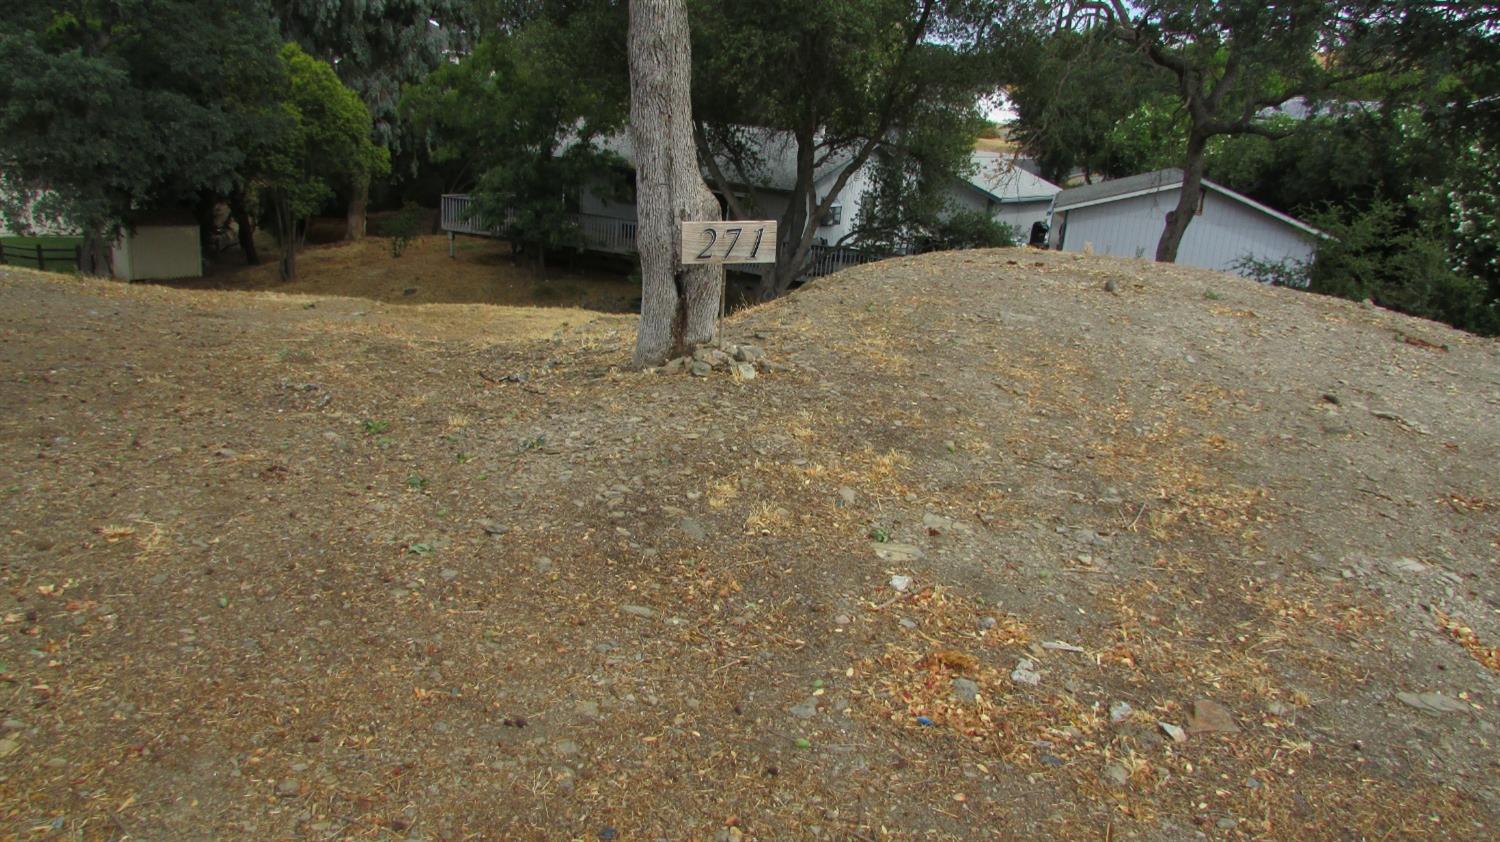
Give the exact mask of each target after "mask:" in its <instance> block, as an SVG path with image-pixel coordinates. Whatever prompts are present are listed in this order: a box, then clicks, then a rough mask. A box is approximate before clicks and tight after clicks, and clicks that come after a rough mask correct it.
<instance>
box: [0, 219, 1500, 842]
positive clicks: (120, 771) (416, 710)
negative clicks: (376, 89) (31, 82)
mask: <svg viewBox="0 0 1500 842" xmlns="http://www.w3.org/2000/svg"><path fill="white" fill-rule="evenodd" d="M423 245H424V247H429V248H430V247H433V245H434V244H430V243H424V244H423ZM435 246H436V247H438V248H443V249H445V248H446V243H443V242H441V241H438V242H437V243H436V244H435ZM319 254H321V252H312V253H310V254H309V256H308V258H307V259H306V262H305V263H304V266H308V265H309V264H316V263H317V260H318V258H317V257H316V255H319ZM329 259H330V260H332V259H333V257H332V251H330V257H329ZM403 259H404V258H403ZM446 259H447V258H446V257H445V256H443V257H442V260H446ZM396 262H397V263H399V262H400V261H396ZM438 263H439V262H438V261H432V263H431V264H430V265H433V266H437V265H438ZM460 263H462V261H460ZM407 265H411V266H418V265H427V264H420V263H417V262H413V263H411V264H407ZM444 265H446V264H444ZM393 271H394V270H393ZM434 271H436V270H434ZM337 274H338V273H337V272H334V271H332V270H330V273H329V275H328V277H329V278H330V279H332V278H335V277H336V276H337ZM317 277H318V276H317V274H316V270H314V272H311V273H309V275H308V277H307V279H306V280H307V282H308V283H309V284H316V283H317V281H316V280H315V279H316V278H317ZM399 277H400V276H399V274H391V275H390V276H388V277H386V278H385V279H383V280H371V281H369V283H370V284H371V290H372V295H371V298H377V299H378V298H379V297H380V295H381V293H380V292H379V290H381V289H387V290H388V289H390V288H393V286H392V285H393V284H394V283H407V282H405V281H400V280H398V279H399ZM441 277H442V276H440V275H435V276H433V278H432V279H424V280H420V281H418V282H416V283H417V285H418V286H419V288H425V287H426V286H428V285H432V286H434V287H438V288H440V278H441ZM1111 280H1112V281H1113V282H1114V283H1113V286H1114V288H1116V289H1117V290H1118V293H1111V292H1106V291H1105V289H1104V286H1105V282H1106V281H1111ZM328 283H330V284H332V283H333V281H332V280H329V281H328ZM476 283H478V282H476ZM382 285H384V286H382ZM328 288H330V289H331V288H337V289H339V290H341V292H343V293H347V292H349V287H348V286H332V287H328ZM403 289H404V287H403ZM317 290H318V288H317V287H315V286H314V287H311V288H309V289H305V290H296V291H295V293H294V294H287V293H288V292H289V291H288V290H285V289H278V290H277V292H275V293H266V292H252V293H234V294H230V293H226V292H217V291H202V290H184V289H169V288H163V287H142V286H124V285H120V284H116V283H104V282H93V281H82V280H76V279H69V278H63V277H59V276H46V275H40V274H36V273H30V272H26V271H12V270H0V371H3V373H4V374H3V377H4V380H3V383H4V387H3V388H4V396H5V401H4V402H3V404H0V500H3V502H4V505H3V506H0V553H3V558H4V561H3V564H0V585H3V590H0V621H3V624H0V662H3V664H4V669H3V673H0V715H3V720H4V725H3V727H4V732H3V733H0V827H3V828H4V831H5V832H8V833H9V834H10V835H12V836H15V837H18V838H19V837H27V838H88V839H94V838H115V839H121V838H126V837H130V838H151V839H189V838H266V839H281V838H312V839H345V838H413V839H467V838H594V839H638V838H640V839H651V838H658V837H667V838H716V839H742V838H751V839H785V838H835V839H883V838H919V837H920V838H974V837H1001V838H1042V837H1051V838H1091V839H1123V838H1137V839H1151V840H1157V839H1159V840H1176V839H1183V838H1195V837H1197V836H1199V835H1201V836H1202V837H1206V838H1218V839H1239V838H1293V837H1295V838H1310V839H1346V838H1365V839H1398V838H1432V837H1442V838H1469V839H1488V838H1493V837H1494V835H1495V832H1494V825H1495V822H1496V821H1497V820H1500V789H1497V784H1496V781H1497V780H1500V775H1497V774H1496V772H1497V760H1496V757H1497V755H1496V752H1495V742H1496V739H1497V734H1496V726H1497V724H1500V723H1497V714H1496V705H1497V701H1500V699H1497V695H1500V674H1497V673H1496V671H1495V665H1494V647H1495V646H1496V644H1497V642H1500V590H1497V588H1500V584H1497V581H1496V573H1497V565H1500V479H1497V472H1496V471H1495V466H1496V465H1497V464H1500V425H1497V422H1496V413H1497V409H1500V350H1497V348H1500V346H1497V344H1496V343H1495V342H1492V341H1485V340H1480V339H1476V338H1473V337H1470V336H1466V335H1463V334H1460V333H1457V332H1454V331H1451V330H1448V329H1446V328H1444V327H1441V326H1438V325H1435V324H1431V323H1426V322H1418V321H1415V320H1412V319H1409V318H1406V317H1402V316H1397V315H1394V314H1390V313H1386V312H1383V311H1380V310H1378V309H1374V308H1368V307H1361V306H1359V305H1355V304H1352V303H1349V302H1343V301H1336V300H1330V299H1322V298H1316V297H1312V296H1308V295H1304V294H1299V293H1294V292H1289V291H1285V290H1274V289H1264V288H1261V287H1259V286H1257V285H1255V284H1252V283H1249V282H1245V281H1242V280H1239V279H1236V278H1231V277H1228V276H1224V275H1218V274H1214V273H1207V272H1200V271H1196V270H1189V269H1183V268H1178V267H1161V266H1156V265H1152V264H1148V263H1142V262H1136V261H1122V260H1113V259H1108V258H1096V257H1082V256H1074V255H1058V254H1048V253H1034V252H1030V251H1023V250H997V251H985V252H968V253H950V254H938V255H927V256H922V257H917V258H907V259H901V260H894V261H887V262H884V263H880V264H872V265H869V266H864V267H859V268H857V269H854V270H850V271H847V272H844V273H840V274H838V275H835V276H832V277H829V278H825V279H822V280H819V281H817V282H815V283H813V284H811V285H810V286H808V287H807V288H805V289H803V290H801V291H799V292H798V293H796V294H794V295H792V296H790V297H788V298H786V299H783V300H781V301H778V302H776V303H773V304H771V305H767V306H762V307H757V308H753V309H750V310H748V311H745V312H742V313H740V314H738V315H736V316H734V317H732V318H731V319H730V322H729V334H730V336H731V337H732V338H733V339H735V340H736V341H743V342H752V343H755V344H758V345H761V346H762V347H764V348H765V349H766V350H767V352H768V353H769V354H770V356H771V358H772V359H773V360H775V361H777V362H779V363H783V364H787V365H788V366H789V369H787V370H780V371H773V372H770V373H767V374H763V375H761V376H760V377H757V378H756V379H754V380H751V381H748V382H738V381H735V380H733V379H731V378H729V377H728V376H719V375H716V376H713V377H708V378H692V377H687V376H671V377H668V376H661V375H655V374H648V373H632V372H627V371H624V370H623V369H622V368H621V367H622V366H623V364H624V363H625V362H626V361H627V360H628V358H629V350H630V343H631V341H632V339H633V323H632V320H631V318H630V317H628V316H608V315H602V314H599V313H590V312H586V311H581V310H565V309H558V308H553V309H544V310H539V309H536V308H519V307H511V306H496V305H489V304H486V305H479V304H475V303H472V302H469V301H467V300H465V303H439V302H435V301H434V300H428V301H425V302H423V303H421V304H419V305H417V306H406V305H404V304H397V303H395V302H394V301H390V302H382V301H371V300H368V299H361V298H348V297H342V296H331V295H326V294H323V293H319V292H318V291H317ZM433 294H434V295H436V294H437V293H433ZM476 294H477V293H476ZM384 295H387V296H388V295H389V293H388V292H387V293H384ZM403 297H406V296H403ZM308 305H311V306H308ZM528 314H533V315H528ZM564 322H566V324H564ZM1412 338H1415V339H1418V340H1420V341H1418V342H1413V341H1411V339H1412Z"/></svg>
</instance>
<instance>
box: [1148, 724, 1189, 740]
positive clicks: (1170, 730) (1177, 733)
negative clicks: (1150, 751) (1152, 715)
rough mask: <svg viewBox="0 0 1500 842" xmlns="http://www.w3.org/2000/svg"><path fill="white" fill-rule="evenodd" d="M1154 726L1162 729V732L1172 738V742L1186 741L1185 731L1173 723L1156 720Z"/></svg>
mask: <svg viewBox="0 0 1500 842" xmlns="http://www.w3.org/2000/svg"><path fill="white" fill-rule="evenodd" d="M1156 726H1157V727H1158V728H1160V729H1161V730H1162V733H1163V734H1166V735H1167V736H1169V737H1171V738H1172V742H1174V743H1185V742H1187V738H1188V735H1187V732H1186V731H1184V730H1182V729H1181V728H1179V727H1178V726H1176V725H1173V724H1172V723H1170V722H1158V723H1156Z"/></svg>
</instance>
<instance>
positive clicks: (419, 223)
mask: <svg viewBox="0 0 1500 842" xmlns="http://www.w3.org/2000/svg"><path fill="white" fill-rule="evenodd" d="M431 215H432V212H431V211H429V210H427V209H426V208H424V207H422V206H421V205H419V204H417V203H416V202H407V203H406V204H404V205H402V206H401V210H399V211H396V213H394V214H392V215H391V218H390V219H389V220H388V221H387V222H386V223H385V225H384V226H383V227H384V228H385V231H386V233H387V234H388V235H389V236H390V238H391V257H400V256H401V253H402V252H404V251H406V247H407V246H409V245H411V241H412V240H415V239H416V238H417V237H420V236H422V232H423V231H425V230H426V229H427V227H428V224H429V218H430V217H431Z"/></svg>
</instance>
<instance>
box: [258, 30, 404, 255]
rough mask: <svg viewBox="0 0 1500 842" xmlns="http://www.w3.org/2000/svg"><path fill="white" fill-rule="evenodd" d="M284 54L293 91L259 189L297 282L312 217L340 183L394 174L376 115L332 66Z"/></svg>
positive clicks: (296, 52)
mask: <svg viewBox="0 0 1500 842" xmlns="http://www.w3.org/2000/svg"><path fill="white" fill-rule="evenodd" d="M278 56H279V58H280V60H281V63H282V66H283V68H284V71H285V74H286V87H285V88H284V89H283V99H282V101H281V104H280V108H279V109H278V110H277V112H276V115H275V133H274V134H273V135H272V138H273V139H272V141H271V142H270V143H268V144H266V147H265V150H264V155H263V156H262V157H261V158H260V165H261V171H260V173H259V179H258V186H259V187H260V188H261V190H262V191H263V193H264V194H265V196H266V204H267V205H269V206H270V207H271V208H272V210H273V212H274V214H275V218H276V235H277V239H278V240H279V241H280V243H281V248H282V255H283V256H282V276H283V277H284V278H290V277H292V276H293V275H294V274H295V263H294V262H293V256H294V255H295V254H296V250H297V248H298V247H299V246H300V245H301V238H302V236H303V234H304V233H305V232H304V223H305V221H306V219H307V218H308V217H309V216H311V215H312V214H313V213H315V212H316V211H317V210H318V208H319V207H321V206H322V204H323V203H324V202H326V201H328V200H329V199H331V198H332V197H333V194H334V189H335V187H336V185H339V184H345V183H358V182H359V181H361V180H367V179H369V178H370V177H371V176H379V175H384V174H385V173H386V172H388V171H389V169H390V153H389V152H387V151H386V150H385V148H384V147H380V146H376V145H375V144H374V143H372V142H371V140H370V114H369V112H368V111H366V110H365V106H364V104H363V103H362V102H360V100H359V97H357V96H355V94H354V92H353V91H352V90H350V89H349V88H347V87H345V86H344V84H343V83H342V82H340V81H339V79H338V76H336V75H335V74H334V72H333V68H332V67H329V66H328V64H327V63H326V62H322V61H319V60H318V59H315V58H313V57H312V56H309V55H308V54H307V53H305V52H303V51H302V48H301V47H298V46H297V45H296V44H286V45H285V46H283V47H282V48H281V51H280V52H279V53H278Z"/></svg>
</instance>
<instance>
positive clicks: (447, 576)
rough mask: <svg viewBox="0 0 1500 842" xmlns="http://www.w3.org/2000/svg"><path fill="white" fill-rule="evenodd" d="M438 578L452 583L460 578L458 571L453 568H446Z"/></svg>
mask: <svg viewBox="0 0 1500 842" xmlns="http://www.w3.org/2000/svg"><path fill="white" fill-rule="evenodd" d="M438 576H440V577H442V579H443V581H444V582H451V581H453V580H454V579H457V578H458V571H457V570H454V569H453V568H451V567H447V568H444V569H443V571H442V572H441V573H439V574H438Z"/></svg>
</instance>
